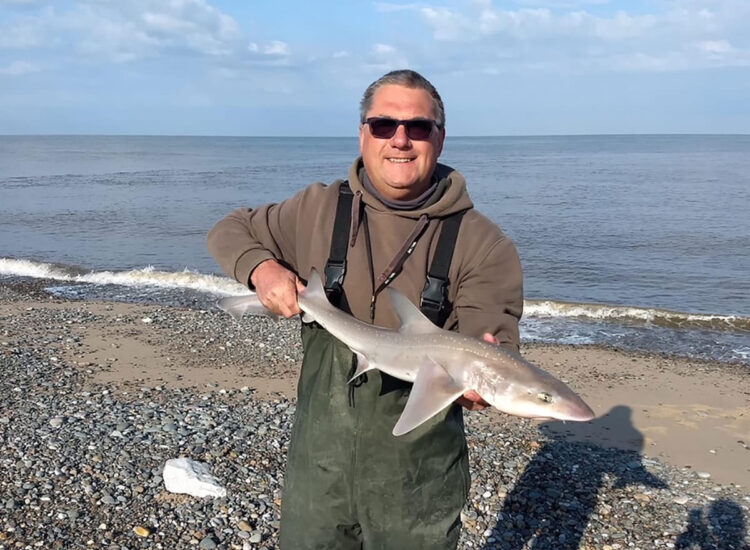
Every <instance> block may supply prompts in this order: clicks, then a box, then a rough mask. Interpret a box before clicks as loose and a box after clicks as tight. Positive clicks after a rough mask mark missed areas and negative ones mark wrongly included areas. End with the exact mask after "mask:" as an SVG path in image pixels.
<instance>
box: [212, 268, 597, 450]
mask: <svg viewBox="0 0 750 550" xmlns="http://www.w3.org/2000/svg"><path fill="white" fill-rule="evenodd" d="M386 292H387V294H388V298H389V299H390V302H391V305H392V307H393V309H394V311H395V313H396V315H397V316H398V318H399V320H400V323H401V325H400V327H399V328H398V329H390V328H384V327H378V326H375V325H371V324H369V323H365V322H363V321H360V320H359V319H357V318H355V317H353V316H352V315H349V314H348V313H346V312H344V311H342V310H340V309H338V308H336V307H335V306H334V305H333V304H331V303H330V302H329V301H328V298H327V296H326V293H325V289H324V288H323V282H322V280H321V277H320V275H319V274H318V272H317V271H316V270H315V269H313V270H312V271H311V273H310V277H309V279H308V284H307V287H306V288H305V289H304V290H303V291H301V292H299V293H298V295H297V301H298V304H299V307H300V309H301V310H302V312H303V314H304V315H303V320H304V321H306V322H309V321H315V322H317V323H318V324H319V325H321V326H322V327H323V328H324V329H326V330H327V331H328V332H330V333H331V334H332V335H333V336H334V337H335V338H337V339H338V340H340V341H341V342H343V343H344V344H345V345H346V346H348V347H349V349H350V350H351V351H352V352H353V353H354V354H356V356H357V368H356V371H355V372H354V375H353V376H352V378H351V380H350V383H351V382H352V381H353V380H355V379H356V378H358V377H359V376H361V375H362V374H363V373H365V372H367V371H370V370H372V369H378V370H380V371H381V372H384V373H386V374H389V375H390V376H393V377H394V378H398V379H400V380H404V381H406V382H411V383H412V384H413V386H412V389H411V392H410V394H409V398H408V399H407V402H406V405H405V406H404V410H403V412H402V413H401V416H400V418H399V419H398V421H397V422H396V425H395V426H394V428H393V435H394V436H401V435H404V434H406V433H408V432H410V431H412V430H414V429H415V428H417V427H419V426H420V425H421V424H423V423H424V422H425V421H427V420H428V419H429V418H431V417H432V416H434V415H436V414H438V413H439V412H440V411H442V410H443V409H445V408H446V407H448V406H449V405H451V403H453V402H454V401H455V400H456V399H457V398H459V397H460V396H462V395H463V394H464V393H466V392H467V391H469V390H474V391H476V392H477V393H478V394H479V395H480V396H481V397H482V399H484V400H485V401H486V402H487V403H489V404H490V405H491V406H492V407H494V408H496V409H498V410H500V411H502V412H504V413H507V414H511V415H515V416H520V417H524V418H540V419H554V420H562V421H573V422H586V421H589V420H592V419H593V418H594V416H595V415H594V412H593V411H592V410H591V408H590V407H589V406H588V405H587V404H586V403H585V402H584V401H583V399H581V397H579V396H578V395H577V394H576V393H575V392H574V391H573V390H571V389H570V388H569V387H568V386H567V385H566V384H565V383H564V382H562V381H561V380H559V379H557V378H555V377H554V376H552V375H551V374H549V373H547V372H546V371H544V370H542V369H541V368H539V367H537V366H536V365H534V364H532V363H531V362H529V361H527V360H526V359H524V358H523V357H522V356H521V355H520V354H519V353H515V352H512V351H509V350H507V349H505V348H502V347H500V346H497V345H494V344H490V343H488V342H484V341H482V340H479V339H477V338H473V337H470V336H467V335H463V334H460V333H458V332H454V331H448V330H444V329H442V328H440V327H438V326H436V325H435V324H433V323H432V322H431V321H430V320H429V319H428V318H427V317H425V316H424V314H422V312H421V311H420V310H419V309H418V308H417V307H416V306H415V305H414V304H413V303H412V302H411V301H410V300H409V299H408V298H407V297H406V296H404V295H403V294H401V293H400V292H399V291H398V290H395V289H393V288H390V287H388V288H387V289H386ZM217 306H218V307H219V308H220V309H222V310H223V311H226V312H227V313H229V314H230V315H232V317H234V318H235V319H237V320H239V319H241V318H242V316H243V315H245V314H251V315H266V316H270V317H273V318H278V316H277V315H275V314H273V313H272V312H270V311H269V310H268V309H266V308H265V307H263V305H262V304H261V303H260V300H259V299H258V298H257V296H256V295H254V294H251V295H248V296H233V297H227V298H222V299H221V300H219V301H218V303H217Z"/></svg>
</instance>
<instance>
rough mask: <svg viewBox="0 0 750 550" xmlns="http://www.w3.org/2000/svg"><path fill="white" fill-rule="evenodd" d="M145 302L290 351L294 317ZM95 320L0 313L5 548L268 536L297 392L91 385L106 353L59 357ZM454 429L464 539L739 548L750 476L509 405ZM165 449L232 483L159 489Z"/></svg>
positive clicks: (268, 370) (173, 319)
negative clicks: (568, 431) (651, 451)
mask: <svg viewBox="0 0 750 550" xmlns="http://www.w3.org/2000/svg"><path fill="white" fill-rule="evenodd" d="M31 298H33V299H39V295H38V294H35V293H34V292H33V289H27V288H19V287H13V288H8V287H2V286H0V303H3V302H5V303H7V302H9V301H13V302H18V301H20V300H22V299H31ZM76 305H78V304H76ZM144 311H146V314H147V316H148V318H150V319H151V321H150V323H149V326H150V327H151V328H150V330H153V331H154V338H155V339H162V340H164V341H165V342H167V343H169V342H171V344H169V345H173V346H174V347H175V349H177V348H178V347H181V348H183V349H201V350H206V349H208V350H213V349H214V348H215V347H216V346H219V345H222V346H223V347H224V348H225V349H224V350H223V351H224V352H227V353H228V354H229V357H227V355H226V354H224V355H222V356H221V357H222V358H223V359H222V360H224V361H241V362H244V363H246V364H248V365H251V366H252V369H253V373H254V374H256V373H262V374H263V375H266V376H277V377H283V376H289V375H290V373H291V372H294V371H295V370H296V368H297V366H296V365H297V364H298V361H299V358H300V353H301V350H300V347H299V342H298V335H297V329H296V327H295V325H294V323H286V324H284V323H282V324H281V325H265V324H264V323H265V321H257V320H256V321H252V323H254V326H255V329H256V331H257V332H256V333H255V334H257V335H258V336H257V338H259V343H264V344H265V345H264V346H263V347H260V346H257V345H256V346H252V347H251V346H242V345H236V346H234V347H233V349H229V348H227V347H226V345H225V344H223V343H221V342H224V343H225V342H227V341H233V342H238V341H242V338H243V335H242V334H243V333H246V330H247V327H244V328H243V329H242V331H241V330H240V329H238V328H237V327H236V326H235V325H233V324H231V323H229V322H228V321H227V319H226V318H225V317H224V316H222V315H220V314H219V313H213V312H207V311H204V312H201V311H190V310H180V309H171V308H167V307H151V308H148V309H147V310H146V308H144ZM146 314H144V315H140V313H139V315H136V316H133V318H132V319H125V320H123V326H125V327H126V326H128V324H129V323H139V322H142V318H144V317H146ZM96 319H97V315H96V314H93V313H90V312H88V311H87V308H86V305H85V303H84V304H81V305H80V307H76V308H70V307H68V308H59V307H58V308H55V307H41V306H39V307H37V308H36V309H35V310H33V311H30V312H29V315H28V316H24V319H19V318H17V317H15V318H14V317H12V316H5V317H0V372H1V373H2V377H1V378H0V395H2V396H3V405H2V407H1V408H0V471H2V472H3V475H2V476H0V550H6V549H21V548H23V549H27V548H28V549H32V548H52V549H77V548H104V549H109V550H115V549H119V550H133V549H136V548H156V549H160V548H163V549H181V548H191V547H198V548H201V549H212V548H218V549H230V548H232V549H250V548H252V549H261V548H265V549H271V548H276V547H277V546H278V527H279V519H280V505H281V492H282V488H283V472H284V465H285V456H286V451H287V447H288V444H289V434H290V428H291V424H292V419H293V416H294V410H295V402H294V400H292V399H288V398H285V397H283V396H280V395H277V396H271V397H268V396H262V395H260V394H255V393H253V392H251V391H242V390H239V389H227V388H219V387H206V388H198V389H195V388H188V389H185V388H166V387H162V386H156V387H145V386H142V387H135V386H134V385H133V384H129V385H117V384H107V385H101V384H95V383H93V382H92V375H93V373H94V372H96V370H97V369H99V368H107V367H108V366H107V365H101V366H100V365H79V364H75V363H73V362H72V361H70V360H69V359H68V357H70V356H71V355H70V353H69V352H70V349H71V348H73V349H74V348H75V347H76V343H77V342H76V338H77V337H78V336H77V327H80V326H82V325H84V324H86V323H91V322H95V321H96ZM30 321H33V322H30ZM21 323H25V324H24V325H23V326H22V325H21ZM233 331H234V332H233ZM218 335H221V342H218V341H216V340H215V341H213V342H212V341H210V339H211V338H214V339H216V338H217V337H218ZM255 337H256V336H254V338H255ZM228 349H229V351H227V350H228ZM269 351H270V355H269ZM197 355H201V354H197ZM197 363H198V361H197V362H196V365H193V366H195V367H197V366H198V364H197ZM186 368H190V365H187V367H186ZM467 433H468V441H469V447H470V456H471V470H472V487H471V491H470V495H469V502H468V504H467V506H466V508H465V509H464V511H463V513H462V520H463V524H464V528H463V531H462V535H461V541H460V544H459V548H462V549H463V548H472V549H476V548H484V549H492V548H501V549H503V550H522V549H526V548H533V549H535V550H541V549H562V550H568V549H570V550H572V549H592V550H593V549H597V550H600V549H604V550H614V549H641V550H646V549H649V550H650V549H660V548H678V549H691V550H697V549H700V550H706V549H723V550H730V549H731V550H740V549H741V550H748V549H749V548H750V537H749V535H748V525H750V492H749V491H748V489H747V488H744V487H738V486H733V485H729V486H725V485H718V484H716V483H715V482H714V481H712V480H711V479H710V477H706V476H703V475H701V473H700V472H693V471H691V470H689V469H679V468H675V467H672V466H670V465H667V464H664V463H661V462H658V461H655V460H650V459H645V458H643V457H641V456H640V455H638V454H637V453H635V452H632V451H623V450H616V449H605V448H602V447H598V446H594V445H587V444H583V443H573V442H566V441H561V440H556V439H554V438H553V437H552V436H551V435H547V433H546V432H545V431H543V430H540V429H539V428H538V425H537V424H535V423H533V422H530V421H525V420H520V419H517V418H510V417H502V416H499V415H492V416H490V415H488V414H486V413H485V412H481V413H472V414H470V415H467ZM176 457H189V458H192V459H194V460H199V461H201V462H204V463H206V464H208V465H209V467H210V469H211V473H212V475H214V476H216V477H217V478H218V479H219V480H220V481H221V482H222V483H223V484H224V486H225V487H226V488H227V491H228V495H227V497H225V498H220V499H198V498H194V497H189V496H186V495H175V494H170V493H168V492H167V491H165V489H164V485H163V481H162V478H161V471H162V468H163V465H164V463H165V462H166V460H167V459H169V458H176Z"/></svg>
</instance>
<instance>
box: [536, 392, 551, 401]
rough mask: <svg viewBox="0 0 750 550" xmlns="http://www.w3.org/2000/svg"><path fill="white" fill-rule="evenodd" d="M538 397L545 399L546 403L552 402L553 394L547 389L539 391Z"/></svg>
mask: <svg viewBox="0 0 750 550" xmlns="http://www.w3.org/2000/svg"><path fill="white" fill-rule="evenodd" d="M536 397H537V399H539V401H544V402H545V403H552V394H551V393H547V392H546V391H542V392H539V393H538V394H536Z"/></svg>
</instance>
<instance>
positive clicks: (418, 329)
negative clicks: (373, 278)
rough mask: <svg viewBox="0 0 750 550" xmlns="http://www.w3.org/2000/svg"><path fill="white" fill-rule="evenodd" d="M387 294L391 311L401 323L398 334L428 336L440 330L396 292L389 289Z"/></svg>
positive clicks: (393, 289) (407, 299)
mask: <svg viewBox="0 0 750 550" xmlns="http://www.w3.org/2000/svg"><path fill="white" fill-rule="evenodd" d="M387 292H388V298H390V300H391V305H392V306H393V310H394V311H395V312H396V315H397V316H398V318H399V320H400V321H401V327H400V328H399V332H401V333H403V334H430V333H433V332H439V331H440V330H441V329H440V328H439V327H437V326H435V325H434V324H433V323H432V321H430V320H429V319H428V318H427V317H425V315H424V314H423V313H422V312H421V311H419V309H418V308H417V306H415V305H414V304H412V303H411V301H410V300H409V298H407V297H406V296H404V295H403V294H401V293H400V292H399V291H398V290H396V289H395V288H390V287H389V288H388V289H387Z"/></svg>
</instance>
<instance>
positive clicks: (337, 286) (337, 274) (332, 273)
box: [325, 260, 346, 294]
mask: <svg viewBox="0 0 750 550" xmlns="http://www.w3.org/2000/svg"><path fill="white" fill-rule="evenodd" d="M345 274H346V260H342V261H340V262H337V261H335V260H328V263H326V268H325V275H326V286H325V289H326V292H328V293H329V294H330V293H332V292H335V293H339V292H341V290H342V285H343V284H344V275H345Z"/></svg>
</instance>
